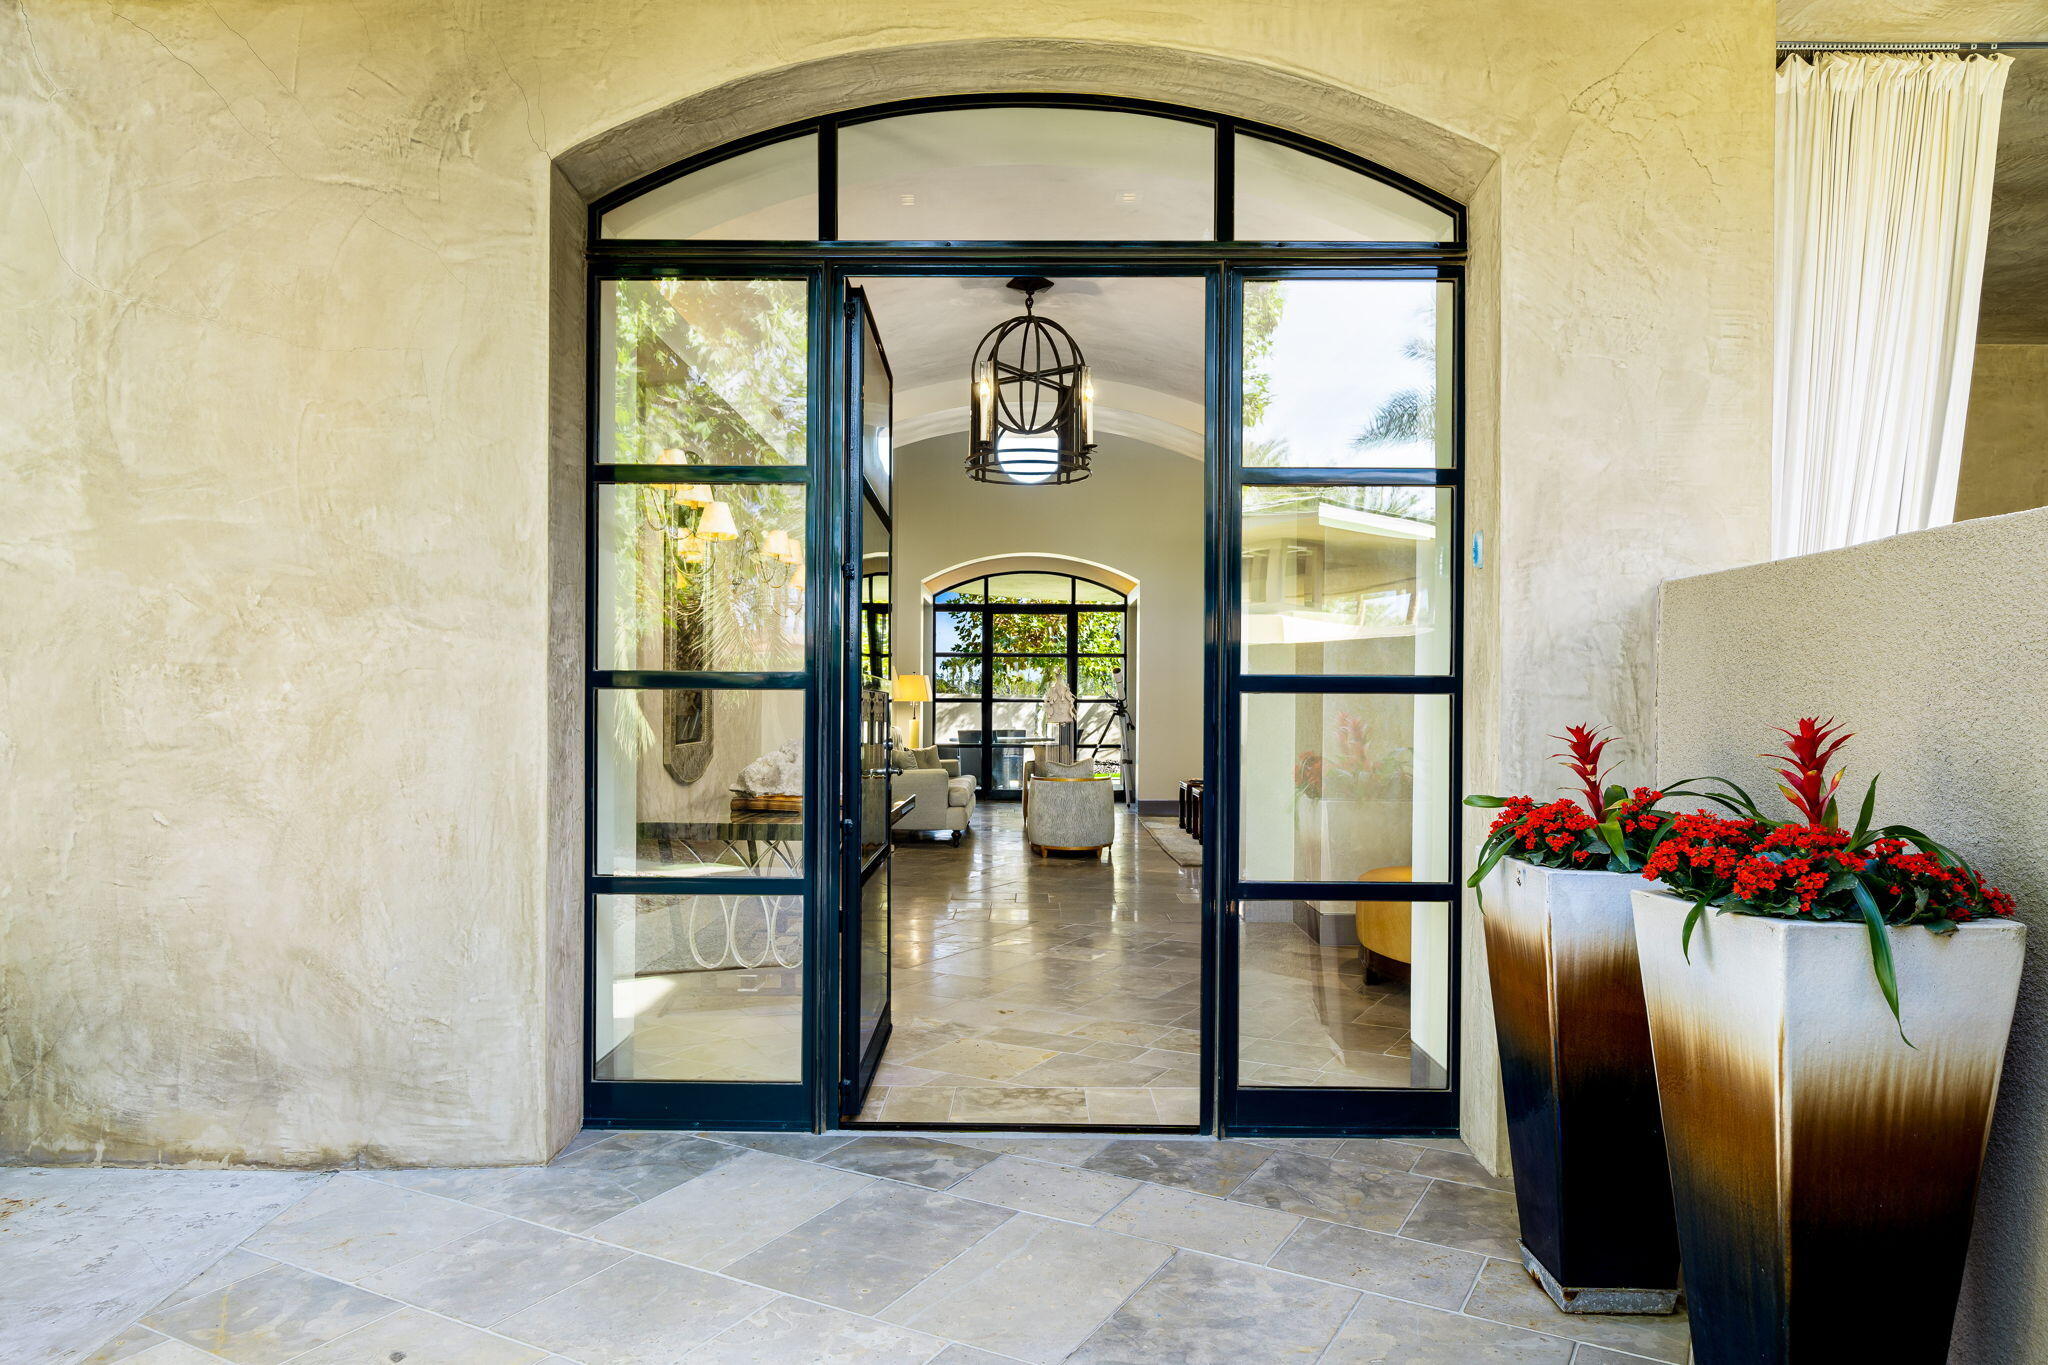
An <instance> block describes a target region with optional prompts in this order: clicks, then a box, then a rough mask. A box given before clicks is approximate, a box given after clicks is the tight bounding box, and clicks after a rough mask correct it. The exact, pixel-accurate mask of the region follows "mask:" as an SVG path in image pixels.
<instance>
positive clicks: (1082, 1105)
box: [860, 801, 1202, 1127]
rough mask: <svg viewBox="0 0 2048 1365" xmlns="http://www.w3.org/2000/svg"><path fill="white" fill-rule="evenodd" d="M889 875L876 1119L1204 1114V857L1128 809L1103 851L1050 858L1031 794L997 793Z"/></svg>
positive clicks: (872, 1096)
mask: <svg viewBox="0 0 2048 1365" xmlns="http://www.w3.org/2000/svg"><path fill="white" fill-rule="evenodd" d="M892 875H893V881H892V883H891V887H890V905H891V910H892V915H893V922H894V932H893V935H892V937H893V939H894V954H893V973H894V976H893V983H892V988H891V989H892V993H893V999H894V1006H893V1013H894V1019H895V1030H894V1032H893V1033H892V1034H891V1036H890V1040H889V1047H888V1050H887V1051H886V1052H885V1053H884V1054H883V1058H882V1065H881V1068H880V1070H879V1071H878V1072H877V1073H876V1076H875V1085H874V1089H873V1090H871V1091H870V1092H869V1094H868V1102H867V1105H866V1107H865V1108H863V1109H862V1111H861V1115H860V1117H861V1118H862V1119H866V1120H880V1121H884V1122H892V1123H916V1124H930V1123H988V1124H997V1125H1017V1124H1041V1123H1075V1124H1101V1125H1111V1126H1116V1127H1132V1126H1145V1125H1153V1124H1176V1125H1189V1126H1192V1125H1194V1124H1195V1123H1197V1122H1199V1121H1200V1118H1201V1113H1200V1101H1199V1091H1198V1090H1197V1089H1196V1087H1197V1084H1198V1080H1197V1070H1198V1068H1199V1066H1200V1062H1201V1058H1200V1051H1201V1037H1202V1036H1201V1032H1200V1030H1201V1020H1202V980H1201V977H1202V944H1201V933H1202V905H1201V889H1202V877H1201V869H1200V868H1198V867H1190V868H1182V867H1180V866H1179V865H1178V864H1176V863H1175V862H1174V861H1173V859H1171V858H1169V857H1168V856H1167V855H1166V853H1165V851H1164V850H1162V849H1161V848H1160V847H1159V845H1158V844H1156V843H1154V842H1153V841H1152V839H1151V838H1150V837H1149V836H1147V835H1146V834H1144V833H1143V832H1142V831H1140V830H1139V829H1138V827H1137V822H1136V821H1135V820H1134V819H1132V818H1131V817H1130V816H1129V815H1128V814H1127V813H1125V812H1123V811H1121V810H1120V811H1119V812H1118V815H1117V837H1116V843H1115V845H1114V847H1112V848H1111V850H1110V852H1109V856H1108V858H1107V859H1106V860H1104V859H1101V858H1096V857H1090V856H1087V855H1081V854H1059V853H1055V854H1049V855H1046V856H1043V857H1041V856H1039V855H1036V854H1033V853H1032V852H1031V851H1030V850H1029V849H1027V848H1026V847H1025V844H1024V820H1023V807H1022V806H1021V805H1019V804H1018V803H1015V802H999V801H984V802H982V803H980V804H979V805H978V806H976V807H975V811H974V817H973V825H972V829H971V832H970V833H969V834H968V836H967V838H966V840H965V841H964V842H963V843H962V844H961V846H960V847H959V848H957V849H956V848H952V847H950V846H948V845H944V844H938V843H931V842H923V841H918V842H904V843H899V844H898V845H897V848H896V856H895V861H894V870H893V874H892Z"/></svg>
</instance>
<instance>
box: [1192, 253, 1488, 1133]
mask: <svg viewBox="0 0 2048 1365" xmlns="http://www.w3.org/2000/svg"><path fill="white" fill-rule="evenodd" d="M1457 288H1458V275H1457V267H1455V266H1441V267H1439V266H1422V267H1412V268H1411V267H1383V268H1375V269H1371V270H1353V271H1343V270H1330V269H1315V270H1292V271H1289V270H1261V271H1244V272H1232V273H1231V275H1230V277H1229V279H1228V284H1227V291H1226V307H1225V318H1226V327H1227V332H1228V335H1227V338H1226V339H1225V341H1224V346H1225V356H1224V359H1225V361H1226V363H1225V364H1224V366H1223V367H1222V371H1223V374H1224V376H1225V383H1226V390H1225V394H1224V406H1225V412H1226V414H1227V415H1226V420H1225V421H1224V423H1223V430H1222V433H1221V435H1222V438H1223V439H1222V446H1223V452H1222V453H1223V459H1224V465H1223V470H1224V477H1223V479H1222V481H1221V488H1222V490H1223V502H1224V505H1223V506H1222V507H1221V508H1219V509H1218V512H1219V515H1218V519H1217V525H1216V528H1215V530H1216V534H1217V537H1218V544H1217V547H1216V555H1217V564H1216V568H1217V570H1218V573H1217V584H1218V592H1219V595H1220V597H1221V601H1220V602H1219V604H1218V605H1219V606H1220V607H1222V608H1223V612H1222V614H1223V618H1224V619H1223V623H1222V638H1221V649H1222V653H1223V659H1222V668H1221V676H1220V681H1221V684H1222V695H1221V698H1220V704H1219V707H1218V714H1217V721H1218V729H1219V737H1218V742H1219V749H1218V752H1217V755H1216V758H1217V766H1218V768H1219V769H1220V771H1221V773H1222V776H1223V781H1222V783H1221V784H1220V788H1221V789H1220V791H1219V792H1218V793H1217V794H1216V795H1217V799H1215V800H1213V801H1212V802H1211V803H1210V810H1211V812H1212V814H1213V817H1214V824H1213V829H1212V833H1211V840H1210V843H1209V850H1210V853H1211V855H1212V856H1213V857H1214V858H1215V859H1216V860H1217V863H1218V865H1219V867H1220V868H1221V869H1222V871H1223V874H1224V875H1223V878H1222V886H1221V888H1220V893H1221V900H1222V904H1223V906H1224V908H1225V912H1226V914H1227V916H1228V919H1227V921H1226V925H1225V928H1224V933H1223V935H1222V943H1221V945H1220V946H1221V949H1222V956H1221V969H1222V985H1223V989H1222V993H1221V997H1220V1009H1219V1016H1218V1025H1219V1039H1218V1043H1219V1050H1220V1057H1219V1062H1220V1067H1219V1070H1220V1077H1221V1082H1222V1095H1221V1098H1222V1106H1221V1108H1222V1115H1221V1117H1222V1122H1223V1125H1224V1127H1225V1129H1226V1130H1227V1131H1236V1132H1251V1133H1258V1132H1270V1133H1287V1132H1295V1133H1313V1132H1318V1131H1331V1132H1335V1131H1343V1132H1353V1133H1355V1132H1372V1131H1375V1130H1379V1131H1387V1132H1408V1133H1414V1132H1427V1131H1430V1130H1431V1129H1442V1130H1443V1131H1450V1130H1452V1129H1453V1128H1454V1127H1455V1125H1456V1122H1457V1097H1456V1092H1455V1085H1456V1078H1457V1056H1456V1037H1457V1025H1458V1010H1457V999H1456V986H1457V961H1458V921H1457V915H1456V910H1457V904H1458V892H1457V887H1456V872H1457V868H1458V865H1459V862H1458V848H1457V838H1458V809H1457V803H1456V796H1457V782H1456V773H1457V771H1458V708H1457V697H1458V668H1459V654H1460V639H1459V627H1458V596H1457V595H1458V587H1459V581H1458V580H1459V566H1460V556H1459V554H1458V552H1457V546H1458V545H1459V543H1460V529H1459V528H1460V520H1459V517H1460V508H1459V474H1458V458H1457V457H1458V444H1459V435H1458V430H1457V428H1458V423H1457V420H1456V416H1457V413H1456V403H1455V399H1454V395H1455V394H1456V393H1457V392H1458V388H1457V384H1456V377H1457V367H1458V341H1457V331H1456V321H1457V316H1458V309H1457ZM1439 394H1441V395H1443V396H1444V400H1443V402H1442V403H1441V404H1439V402H1438V395H1439Z"/></svg>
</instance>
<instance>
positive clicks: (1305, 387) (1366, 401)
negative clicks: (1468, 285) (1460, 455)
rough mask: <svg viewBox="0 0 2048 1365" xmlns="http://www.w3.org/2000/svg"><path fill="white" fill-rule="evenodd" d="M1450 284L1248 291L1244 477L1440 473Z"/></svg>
mask: <svg viewBox="0 0 2048 1365" xmlns="http://www.w3.org/2000/svg"><path fill="white" fill-rule="evenodd" d="M1454 314H1455V310H1454V308H1453V307H1452V300H1451V285H1450V284H1449V283H1447V282H1445V281H1441V280H1255V281H1252V282H1250V283H1247V284H1246V285H1245V287H1244V406H1243V413H1242V418H1243V432H1244V463H1245V466H1246V467H1247V468H1251V469H1257V468H1275V467H1285V468H1296V469H1299V468H1307V467H1330V468H1352V469H1356V468H1383V469H1415V468H1423V469H1427V468H1447V467H1449V466H1450V464H1451V463H1452V449H1453V447H1452V440H1451V437H1452V432H1451V422H1450V413H1449V411H1448V410H1446V411H1445V412H1444V413H1442V414H1441V416H1442V419H1443V420H1439V412H1438V405H1437V395H1438V394H1439V393H1443V394H1445V395H1448V394H1450V392H1451V376H1452V369H1451V364H1452V337H1451V334H1450V327H1451V319H1452V317H1453V316H1454Z"/></svg>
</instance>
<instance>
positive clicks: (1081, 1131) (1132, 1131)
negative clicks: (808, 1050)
mask: <svg viewBox="0 0 2048 1365" xmlns="http://www.w3.org/2000/svg"><path fill="white" fill-rule="evenodd" d="M829 1131H831V1132H834V1133H937V1134H941V1135H943V1134H947V1133H960V1134H966V1133H973V1134H977V1135H982V1136H994V1137H1002V1136H1005V1135H1007V1134H1010V1133H1019V1134H1023V1135H1026V1136H1029V1137H1058V1136H1061V1135H1073V1136H1089V1137H1100V1136H1103V1135H1108V1136H1111V1137H1125V1136H1133V1135H1135V1136H1138V1137H1203V1136H1206V1134H1204V1132H1203V1131H1202V1129H1201V1127H1200V1126H1198V1125H1196V1124H1166V1123H1155V1124H1144V1125H1139V1124H1131V1123H1123V1124H1117V1123H988V1124H982V1123H890V1122H885V1121H882V1120H878V1119H841V1120H840V1126H839V1127H837V1128H833V1129H830V1130H829Z"/></svg>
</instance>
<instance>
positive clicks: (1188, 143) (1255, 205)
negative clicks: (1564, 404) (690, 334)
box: [597, 97, 1461, 246]
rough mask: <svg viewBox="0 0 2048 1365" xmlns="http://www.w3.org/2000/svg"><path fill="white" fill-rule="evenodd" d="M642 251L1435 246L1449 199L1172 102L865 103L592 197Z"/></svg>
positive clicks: (1450, 224) (1453, 213)
mask: <svg viewBox="0 0 2048 1365" xmlns="http://www.w3.org/2000/svg"><path fill="white" fill-rule="evenodd" d="M597 228H598V236H600V237H601V238H605V239H611V240H643V241H669V242H680V241H693V242H704V241H730V242H747V241H753V242H760V241H785V242H790V241H897V242H903V241H950V242H963V241H1019V242H1021V241H1033V242H1037V241H1141V242H1178V241H1218V240H1226V241H1258V242H1282V241H1285V242H1303V241H1308V242H1343V243H1355V244H1389V245H1392V244H1413V245H1428V246H1442V245H1447V244H1451V243H1455V242H1457V241H1459V239H1460V237H1461V231H1460V228H1461V223H1460V216H1459V213H1458V210H1457V207H1456V206H1455V205H1454V204H1452V203H1451V202H1450V201H1448V200H1445V199H1443V198H1441V197H1439V196H1437V195H1434V194H1432V193H1430V192H1429V191H1428V190H1425V189H1423V188H1422V187H1420V186H1418V185H1413V184H1409V183H1406V182H1403V181H1401V180H1400V179H1399V178H1398V177H1396V176H1394V175H1392V174H1391V173H1389V172H1386V171H1384V170H1381V169H1380V168H1378V167H1375V166H1372V165H1370V164H1369V163H1366V162H1362V161H1355V160H1350V159H1345V158H1341V157H1340V156H1339V154H1337V153H1335V152H1333V151H1332V150H1331V149H1329V148H1326V147H1321V146H1319V145H1317V144H1313V143H1309V142H1306V141H1302V140H1300V139H1296V138H1293V137H1291V136H1290V135H1288V134H1286V133H1283V132H1281V131H1279V130H1277V129H1272V128H1265V127H1260V126H1253V125H1247V124H1243V123H1238V122H1234V121H1232V120H1229V119H1225V118H1221V117H1218V116H1214V115H1208V114H1201V113H1197V112H1194V111H1189V110H1178V109H1168V108H1166V107H1165V106H1142V107H1140V106H1132V105H1130V104H1128V103H1121V104H1117V105H1116V106H1114V107H1108V106H1107V105H1106V102H1100V101H1095V102H1091V101H1082V100H1080V99H1078V97H1077V98H1076V99H1074V100H1073V101H1072V102H1065V101H1060V100H1057V99H1055V100H1040V101H1033V102H1028V103H1008V102H1004V103H991V102H985V101H973V102H965V101H963V102H961V103H959V104H957V105H955V104H947V105H940V106H936V107H935V106H934V105H932V104H931V103H930V102H926V103H923V104H919V105H917V106H915V107H905V108H885V109H880V110H875V109H870V110H863V111H860V112H858V113H851V114H843V115H838V116H835V117H832V118H828V119H823V120H816V121H812V122H808V123H804V124H800V125H796V126H793V127H790V128H784V129H781V130H778V131H776V132H774V133H770V134H767V135H764V136H763V137H761V138H758V139H754V140H752V141H751V142H749V143H746V144H743V145H742V146H740V147H739V148H737V149H734V148H731V147H727V148H723V149H720V150H719V151H717V152H714V153H710V154H707V155H706V156H704V157H699V158H695V159H692V160H689V161H684V162H682V163H680V164H679V165H677V166H674V167H671V168H670V169H668V170H667V171H664V172H662V173H661V174H660V175H659V176H656V177H650V178H649V180H646V181H642V182H640V183H639V184H637V185H634V186H630V187H628V188H627V189H626V190H625V191H623V192H621V193H620V194H618V195H614V196H612V197H611V198H609V199H607V200H605V201H602V202H601V203H600V204H599V205H598V224H597Z"/></svg>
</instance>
